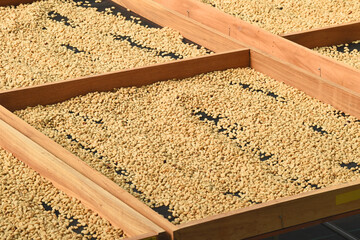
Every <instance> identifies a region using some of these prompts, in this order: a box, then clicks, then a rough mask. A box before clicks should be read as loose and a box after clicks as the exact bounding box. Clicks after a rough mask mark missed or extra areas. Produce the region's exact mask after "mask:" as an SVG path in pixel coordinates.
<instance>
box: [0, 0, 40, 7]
mask: <svg viewBox="0 0 360 240" xmlns="http://www.w3.org/2000/svg"><path fill="white" fill-rule="evenodd" d="M35 1H38V0H0V6H16V5H19V4H27V3H32V2H35Z"/></svg>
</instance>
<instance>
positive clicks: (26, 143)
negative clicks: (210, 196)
mask: <svg viewBox="0 0 360 240" xmlns="http://www.w3.org/2000/svg"><path fill="white" fill-rule="evenodd" d="M0 132H1V135H0V145H1V146H2V147H3V148H4V149H6V150H8V151H9V152H11V153H13V154H14V156H16V157H17V158H18V159H19V160H21V161H23V162H24V163H26V164H27V165H28V166H29V167H31V168H32V169H34V170H35V171H37V172H38V173H40V175H41V176H43V177H45V178H46V179H48V180H50V181H51V182H52V183H53V184H54V185H55V186H56V187H57V188H59V189H61V190H62V191H64V192H65V193H67V194H68V195H70V196H72V197H75V198H77V199H79V200H80V201H81V202H82V203H83V204H84V205H86V206H87V207H89V208H90V209H92V210H93V211H94V212H96V213H98V214H99V215H100V216H102V217H103V218H105V219H107V220H108V221H109V222H110V223H111V224H112V225H113V226H115V227H118V228H121V229H122V230H123V231H124V232H125V234H126V235H128V236H137V235H141V234H146V233H148V232H156V233H162V232H163V231H164V230H162V229H161V228H160V227H158V226H157V225H156V224H154V223H152V222H151V221H150V220H148V219H147V218H145V217H143V216H142V215H141V214H139V213H138V212H136V211H135V210H133V209H132V208H131V207H129V206H128V205H126V204H125V203H124V202H122V201H121V200H119V199H117V198H116V197H115V196H113V195H111V194H110V193H109V192H107V191H106V190H104V189H103V188H101V187H100V186H98V185H97V184H95V183H94V182H93V181H91V180H90V179H88V178H87V177H86V176H84V175H82V174H81V173H79V172H78V171H76V170H75V169H73V168H72V167H70V166H69V165H67V164H66V163H64V162H63V161H61V160H60V159H59V158H57V157H56V156H54V155H53V154H51V153H50V152H48V151H47V150H46V149H44V148H43V147H41V146H40V145H39V144H37V143H35V142H33V141H32V140H31V139H29V138H28V137H26V136H25V135H23V134H22V133H20V132H19V131H17V130H16V129H14V128H13V127H12V126H10V125H9V124H8V123H6V122H4V121H3V120H1V119H0Z"/></svg>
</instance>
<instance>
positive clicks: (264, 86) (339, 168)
mask: <svg viewBox="0 0 360 240" xmlns="http://www.w3.org/2000/svg"><path fill="white" fill-rule="evenodd" d="M16 114H18V115H19V116H20V117H21V118H23V119H25V120H26V121H27V122H29V123H30V124H31V125H33V126H34V127H36V128H37V129H39V130H40V131H42V132H43V133H45V134H46V135H48V136H49V137H51V138H53V139H54V140H55V141H57V142H58V143H59V144H61V145H62V146H64V147H65V148H67V149H68V150H70V151H71V152H73V153H74V154H76V155H77V156H79V157H80V158H81V159H83V160H84V161H85V162H87V163H88V164H89V165H90V166H92V167H93V168H95V169H96V170H98V171H100V172H102V173H103V174H105V175H106V176H107V177H108V178H110V179H111V180H113V181H114V182H116V183H117V184H118V185H120V186H121V187H123V188H124V189H127V190H128V191H129V192H130V193H132V194H133V195H134V196H136V197H138V198H139V199H141V200H143V201H144V202H145V203H147V204H148V205H149V206H151V207H160V206H164V205H165V206H168V207H169V209H170V211H171V212H172V214H173V216H174V217H175V219H172V220H173V222H174V223H184V222H187V221H190V220H194V219H201V218H204V217H206V216H209V215H213V214H218V213H222V212H226V211H229V210H234V209H239V208H242V207H245V206H249V205H252V204H255V203H257V202H266V201H269V200H272V199H277V198H280V197H284V196H290V195H295V194H299V193H301V192H305V191H309V190H312V189H315V188H322V187H325V186H330V185H332V184H338V183H341V182H350V181H353V180H355V179H358V178H359V172H358V171H359V169H358V166H359V165H358V164H360V162H359V159H360V158H359V157H360V149H359V148H358V145H359V143H360V123H359V120H356V119H355V118H353V117H348V116H346V115H342V114H341V113H340V112H337V111H336V110H335V109H334V108H333V107H331V106H329V105H326V104H323V103H320V102H318V101H317V100H315V99H312V98H310V97H308V96H307V95H305V94H304V93H302V92H300V91H297V90H295V89H293V88H291V87H289V86H287V85H285V84H282V83H279V82H277V81H275V80H273V79H271V78H269V77H267V76H265V75H263V74H260V73H258V72H255V71H254V70H251V69H229V70H226V71H218V72H213V73H208V74H201V75H198V76H195V77H192V78H187V79H184V80H181V81H175V80H172V81H167V82H161V83H156V84H153V85H150V86H144V87H141V88H121V89H118V90H117V91H115V92H102V93H90V94H87V95H85V96H81V97H76V98H73V99H71V100H69V101H65V102H62V103H59V104H55V105H51V106H37V107H33V108H28V109H26V110H22V111H18V112H16ZM346 166H349V167H351V166H353V167H354V168H353V169H352V170H350V169H348V168H347V167H346Z"/></svg>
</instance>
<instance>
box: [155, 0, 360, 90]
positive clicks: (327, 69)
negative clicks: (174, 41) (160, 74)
mask: <svg viewBox="0 0 360 240" xmlns="http://www.w3.org/2000/svg"><path fill="white" fill-rule="evenodd" d="M154 1H155V2H157V3H161V4H162V5H164V6H165V7H168V8H169V9H171V10H173V11H177V12H179V13H181V14H183V15H184V16H188V17H189V19H190V18H191V19H193V20H196V21H199V22H200V23H202V24H205V25H207V26H209V27H212V28H214V29H215V30H217V31H220V32H222V33H224V34H228V35H230V36H231V37H232V38H234V39H237V40H238V41H239V42H240V43H243V44H244V45H245V46H247V47H249V48H251V49H252V50H258V51H261V52H264V53H267V54H269V55H271V56H273V57H277V58H279V59H280V60H283V61H285V62H287V63H291V64H294V65H295V66H298V67H300V68H302V69H304V70H306V71H309V72H311V73H314V74H316V75H319V76H321V77H322V78H324V79H327V80H330V81H332V82H335V83H338V84H340V85H342V86H344V87H347V88H350V89H353V90H354V91H356V92H359V93H360V70H357V69H354V68H351V67H349V66H347V65H345V64H343V63H340V62H337V61H335V60H333V59H331V58H329V57H325V56H323V55H321V54H319V53H317V52H315V51H312V50H310V49H308V48H305V47H303V46H300V45H298V44H296V43H294V42H291V41H289V40H287V39H285V38H282V37H280V36H277V35H274V34H272V33H270V32H267V31H265V30H263V29H261V28H259V27H257V26H255V25H252V24H250V23H247V22H245V21H242V20H240V19H238V18H236V17H233V16H230V15H228V14H226V13H224V12H222V11H220V10H218V9H216V8H214V7H211V6H209V5H207V4H204V3H202V2H200V1H197V0H181V1H180V0H154ZM158 24H160V25H162V24H161V23H158ZM163 24H166V23H163ZM188 38H189V39H190V40H192V39H191V37H188Z"/></svg>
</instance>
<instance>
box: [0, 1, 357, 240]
mask: <svg viewBox="0 0 360 240" xmlns="http://www.w3.org/2000/svg"><path fill="white" fill-rule="evenodd" d="M114 1H115V2H117V3H119V4H121V5H122V6H124V7H127V8H129V9H131V10H132V11H134V12H136V13H138V14H140V15H142V16H144V17H146V18H148V19H149V20H151V21H153V22H155V23H157V24H159V25H162V26H170V27H172V28H175V29H177V30H179V31H180V32H181V33H182V34H183V35H184V36H185V37H186V38H188V39H190V40H192V41H194V42H196V43H199V44H201V45H203V46H205V47H208V48H209V49H212V50H213V51H216V52H223V51H228V50H232V51H229V52H225V53H219V54H214V55H209V56H205V57H198V58H194V59H188V60H180V61H176V62H172V63H166V64H157V65H154V66H149V67H142V68H137V69H132V70H124V71H119V72H115V73H107V74H101V75H97V76H91V77H84V78H79V79H74V80H67V81H62V82H55V83H50V84H44V85H40V86H35V87H27V88H20V89H14V90H9V91H3V92H0V105H2V106H0V129H1V132H2V133H4V134H2V135H0V146H2V147H4V148H5V149H7V150H9V151H10V152H12V153H13V154H14V155H15V156H17V157H18V158H19V159H20V160H22V161H24V162H25V163H26V164H28V165H29V166H30V167H32V168H34V169H35V170H37V171H38V172H39V173H40V174H42V175H43V176H45V177H46V178H48V179H49V180H50V181H52V182H53V184H54V185H55V186H57V187H58V188H60V189H62V190H63V191H65V192H66V193H68V194H69V195H71V196H74V197H77V198H78V199H80V200H81V201H82V202H83V203H84V204H85V205H86V206H88V207H89V208H91V209H93V210H94V211H96V212H98V213H99V214H100V215H101V216H103V217H104V218H106V219H108V220H109V221H110V222H111V223H112V224H113V225H114V226H117V227H120V228H122V229H123V230H124V231H125V232H126V233H127V234H128V235H129V236H130V237H132V238H130V239H168V238H172V239H242V238H249V237H255V238H256V237H259V236H260V235H262V234H267V233H269V232H272V233H271V234H275V233H274V231H279V230H282V231H284V230H285V229H288V228H294V227H297V226H299V225H302V224H309V223H315V222H319V221H325V220H326V219H331V218H333V217H334V216H335V217H339V216H342V215H344V214H345V215H346V214H354V213H357V212H358V210H359V209H360V207H359V206H360V205H359V204H360V181H356V182H353V183H348V184H342V185H338V186H334V187H329V188H325V189H321V190H315V191H311V192H308V193H304V194H300V195H297V196H293V197H286V198H282V199H279V200H275V201H271V202H267V203H262V204H258V205H255V206H251V207H246V208H243V209H240V210H237V211H232V212H229V213H224V214H220V215H217V216H212V217H208V218H205V219H202V220H198V221H192V222H190V223H187V224H181V225H179V226H174V225H173V224H171V223H170V222H168V221H167V220H166V219H164V218H163V217H162V216H160V215H159V214H157V213H156V212H154V211H153V210H152V209H150V208H149V207H147V206H146V205H145V204H143V203H142V202H140V201H139V200H137V199H136V198H135V197H133V196H132V195H130V194H129V193H127V192H126V191H125V190H123V189H121V188H120V187H119V186H117V185H116V184H115V183H113V182H112V181H110V180H109V179H107V178H106V177H105V176H103V175H102V174H100V173H98V172H97V171H95V170H93V169H91V168H90V167H89V166H87V165H86V164H85V163H84V162H83V161H81V160H80V159H78V158H77V157H75V156H74V155H73V154H71V153H70V152H68V151H67V150H65V149H64V148H62V147H61V146H60V145H58V144H56V143H55V142H54V141H52V140H50V139H49V138H48V137H46V136H45V135H43V134H41V133H40V132H38V131H36V130H35V129H34V128H33V127H31V126H29V125H28V124H26V123H25V122H24V121H23V120H21V119H19V118H18V117H16V116H15V115H14V114H12V113H11V112H10V111H9V110H11V111H14V110H17V109H22V108H25V107H27V106H34V105H37V104H52V103H56V102H60V101H64V100H66V99H69V98H71V97H74V96H78V95H82V94H86V93H88V92H93V91H108V90H112V89H113V88H118V87H128V86H141V85H145V84H150V83H154V82H157V81H162V80H166V79H172V78H185V77H190V76H193V75H195V74H199V73H204V72H209V71H214V70H224V69H227V68H234V67H252V68H254V69H255V70H257V71H260V72H262V73H265V74H267V75H269V76H271V77H273V78H275V79H277V80H279V81H282V82H285V83H286V84H289V85H291V86H293V87H296V88H298V89H300V90H302V91H304V92H305V93H307V94H308V95H310V96H312V97H315V98H318V99H319V100H321V101H323V102H326V103H329V104H331V105H333V106H334V107H336V108H338V109H340V110H342V111H344V112H346V113H349V114H351V115H354V116H356V117H358V118H360V93H359V91H360V88H359V87H360V83H359V81H360V75H359V73H360V71H358V70H355V69H352V68H350V67H347V66H345V65H343V64H340V63H338V62H336V61H333V60H331V59H329V58H327V57H323V56H321V55H319V54H317V53H314V52H312V51H310V50H308V49H306V48H304V47H301V46H299V45H297V44H295V43H292V42H290V41H288V40H286V39H284V38H281V37H279V36H275V35H273V34H270V33H268V32H266V31H264V30H261V29H259V28H257V27H254V26H252V25H250V24H247V23H244V22H242V21H241V20H238V19H234V18H233V17H230V16H228V15H226V14H224V13H222V12H219V11H218V10H216V9H212V8H211V7H208V6H205V5H204V4H201V3H198V2H196V1H193V0H183V1H177V0H167V1H163V0H155V1H156V2H158V3H155V2H153V1H151V0H132V1H130V0H114ZM12 2H13V1H12ZM18 2H19V3H20V2H21V1H18ZM26 2H28V1H26ZM159 3H161V4H163V5H161V4H159ZM168 8H172V9H168ZM186 9H190V10H191V14H189V12H190V10H186ZM184 10H186V14H185V16H183V15H181V13H182V14H184ZM207 14H209V15H207ZM209 16H210V17H211V21H213V22H211V21H209ZM214 16H215V17H214ZM189 17H190V18H191V19H189ZM194 20H196V21H199V22H200V23H199V22H196V21H194ZM202 23H203V24H202ZM204 24H205V25H204ZM206 25H208V26H206ZM227 25H229V26H230V37H229V36H226V31H224V29H223V27H225V29H226V27H227ZM359 27H360V24H359V22H358V23H352V24H345V25H341V26H337V27H334V28H323V29H318V30H312V31H306V32H302V33H297V34H292V35H285V36H284V37H285V38H288V39H291V40H293V41H296V42H299V43H301V44H303V45H305V46H308V47H313V46H310V44H309V43H308V40H307V39H309V36H334V38H335V39H333V40H332V42H331V43H330V44H338V43H341V42H342V41H344V40H346V41H353V40H356V38H358V37H359V36H358V35H355V36H354V37H353V36H349V35H347V36H344V37H336V36H338V35H339V34H338V33H339V32H341V31H343V30H349V29H352V30H354V29H359ZM233 30H234V31H233ZM244 34H246V35H248V36H244ZM319 38H320V37H319ZM354 38H355V39H354ZM359 38H360V37H359ZM322 39H326V38H322ZM334 42H336V43H334ZM321 44H325V45H328V44H329V41H325V40H321V41H318V43H316V45H321ZM270 46H271V47H270ZM244 47H247V48H248V49H244ZM234 49H240V50H234ZM241 49H242V50H241ZM293 53H297V54H298V56H296V57H295V58H294V56H291V54H293ZM309 59H310V60H309ZM307 60H309V61H307ZM316 61H318V62H316ZM315 62H316V64H315ZM318 63H320V64H321V67H320V72H321V73H322V74H318V73H319V70H317V71H314V68H316V67H317V66H318ZM329 69H333V70H334V73H329V72H328V70H329ZM324 70H326V71H325V72H323V71H324ZM342 74H343V75H344V76H347V77H348V80H349V82H347V81H346V82H345V81H342V80H341V79H340V78H339V76H340V75H342ZM289 75H291V76H292V77H291V79H289V78H288V76H289ZM350 87H351V90H350ZM59 88H61V89H63V91H56V90H57V89H59ZM64 90H65V91H64ZM34 156H36V157H34ZM39 160H41V161H39ZM46 163H47V164H46ZM50 163H51V164H53V165H54V166H57V169H56V170H55V169H54V168H52V167H51V166H53V165H51V164H50ZM59 168H60V169H61V171H59V172H58V173H57V172H56V171H58V169H59ZM59 173H62V174H63V175H66V176H69V177H66V178H64V177H62V176H61V175H59ZM74 183H77V184H75V185H74ZM76 185H80V186H81V188H85V189H87V190H88V193H89V194H82V193H81V192H80V190H79V188H77V187H76ZM93 198H94V199H95V200H94V199H93ZM299 211H300V212H299ZM115 212H116V213H121V214H122V216H123V217H122V218H121V219H119V218H118V217H116V216H114V213H115ZM299 213H301V214H299Z"/></svg>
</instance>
